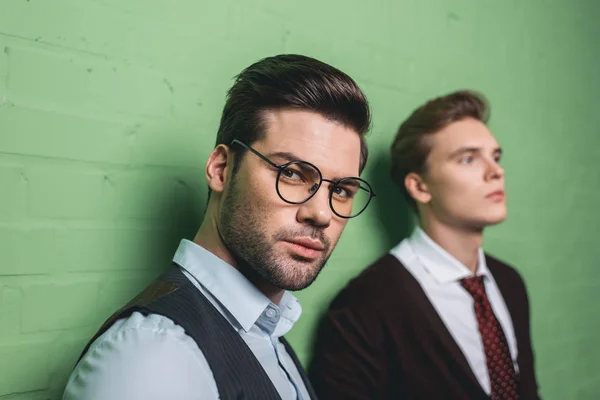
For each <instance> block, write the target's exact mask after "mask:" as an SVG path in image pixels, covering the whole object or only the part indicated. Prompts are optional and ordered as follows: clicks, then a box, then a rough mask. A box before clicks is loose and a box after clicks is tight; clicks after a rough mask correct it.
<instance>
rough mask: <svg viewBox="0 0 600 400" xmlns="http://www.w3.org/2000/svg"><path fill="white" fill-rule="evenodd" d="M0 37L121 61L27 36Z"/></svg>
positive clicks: (2, 34)
mask: <svg viewBox="0 0 600 400" xmlns="http://www.w3.org/2000/svg"><path fill="white" fill-rule="evenodd" d="M0 35H1V36H6V37H8V38H12V39H19V40H23V41H25V42H27V43H33V44H37V45H39V44H43V45H44V46H48V47H50V48H57V49H61V50H69V51H72V52H76V53H82V54H87V55H91V56H94V57H100V58H102V59H104V60H105V61H108V60H115V61H121V60H119V59H118V58H109V57H108V55H107V54H102V53H96V52H93V51H89V50H82V49H78V48H75V47H69V46H63V45H60V44H55V43H49V42H45V41H43V40H35V39H30V38H27V37H25V36H20V35H14V34H11V33H6V32H2V31H0ZM9 47H10V46H9ZM122 61H124V60H122Z"/></svg>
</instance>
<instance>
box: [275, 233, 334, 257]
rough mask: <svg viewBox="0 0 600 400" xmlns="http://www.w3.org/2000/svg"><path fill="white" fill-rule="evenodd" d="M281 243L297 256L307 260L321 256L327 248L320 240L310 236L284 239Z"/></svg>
mask: <svg viewBox="0 0 600 400" xmlns="http://www.w3.org/2000/svg"><path fill="white" fill-rule="evenodd" d="M281 243H282V244H283V245H284V246H285V247H286V248H287V249H288V250H289V251H290V252H291V253H292V254H294V255H295V256H297V257H300V258H301V259H307V260H313V259H316V258H318V257H320V256H321V253H322V252H323V251H324V250H325V246H323V244H322V243H321V242H320V241H319V240H314V239H309V238H298V239H289V240H283V241H282V242H281Z"/></svg>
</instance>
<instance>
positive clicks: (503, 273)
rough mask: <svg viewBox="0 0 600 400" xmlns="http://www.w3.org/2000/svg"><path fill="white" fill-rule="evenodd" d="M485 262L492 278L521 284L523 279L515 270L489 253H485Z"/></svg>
mask: <svg viewBox="0 0 600 400" xmlns="http://www.w3.org/2000/svg"><path fill="white" fill-rule="evenodd" d="M485 262H486V264H487V267H488V269H489V270H490V272H491V273H492V274H493V275H494V277H499V278H503V279H510V280H517V281H519V282H521V283H522V282H523V278H522V277H521V274H520V273H519V272H518V271H517V269H516V268H515V267H514V266H512V265H510V264H508V263H506V262H505V261H502V260H500V259H499V258H497V257H495V256H492V255H491V254H489V253H485Z"/></svg>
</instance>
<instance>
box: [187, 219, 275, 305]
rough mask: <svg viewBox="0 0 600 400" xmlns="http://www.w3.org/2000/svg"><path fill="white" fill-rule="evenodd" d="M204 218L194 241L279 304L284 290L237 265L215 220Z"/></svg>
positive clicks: (251, 270) (248, 269)
mask: <svg viewBox="0 0 600 400" xmlns="http://www.w3.org/2000/svg"><path fill="white" fill-rule="evenodd" d="M207 215H208V214H207ZM208 218H209V217H208V216H207V218H205V220H204V222H203V223H202V225H201V226H200V229H199V230H198V233H196V236H195V237H194V243H196V244H197V245H199V246H202V247H203V248H204V249H206V250H208V251H210V252H211V253H213V254H214V255H216V256H217V257H219V258H220V259H221V260H223V261H225V262H226V263H227V264H229V265H231V266H232V267H234V268H235V269H237V270H238V271H240V272H241V273H242V274H243V275H244V276H245V277H246V279H248V280H249V281H250V282H251V283H252V284H253V285H254V286H256V288H257V289H258V290H260V291H261V292H262V293H263V294H264V295H265V296H267V298H268V299H269V300H271V301H272V302H273V304H277V305H279V302H280V301H281V298H282V297H283V294H284V292H285V291H284V290H283V289H280V288H278V287H276V286H273V285H272V284H271V283H269V282H267V281H266V280H265V279H263V278H262V277H261V276H260V275H258V274H256V273H255V272H254V270H253V269H252V268H250V267H246V268H242V267H241V266H240V265H238V262H237V261H236V260H235V257H233V255H232V254H231V252H230V251H229V249H228V248H227V245H225V243H224V242H223V240H222V239H221V235H219V231H218V228H217V225H216V222H215V221H212V220H210V219H208Z"/></svg>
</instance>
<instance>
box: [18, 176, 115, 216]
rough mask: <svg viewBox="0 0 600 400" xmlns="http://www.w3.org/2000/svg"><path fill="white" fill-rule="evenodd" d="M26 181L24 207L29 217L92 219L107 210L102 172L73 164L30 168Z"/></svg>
mask: <svg viewBox="0 0 600 400" xmlns="http://www.w3.org/2000/svg"><path fill="white" fill-rule="evenodd" d="M24 179H26V180H27V182H28V192H29V193H28V199H29V204H28V209H29V214H30V215H31V216H32V217H46V218H75V219H87V218H89V219H93V218H99V217H102V216H103V215H106V214H107V210H106V205H107V204H106V203H107V197H106V193H105V190H106V176H105V174H103V173H102V172H98V171H89V172H80V171H77V170H74V169H73V168H46V169H45V170H39V169H32V170H30V171H27V172H25V173H24Z"/></svg>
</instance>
